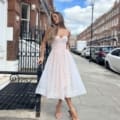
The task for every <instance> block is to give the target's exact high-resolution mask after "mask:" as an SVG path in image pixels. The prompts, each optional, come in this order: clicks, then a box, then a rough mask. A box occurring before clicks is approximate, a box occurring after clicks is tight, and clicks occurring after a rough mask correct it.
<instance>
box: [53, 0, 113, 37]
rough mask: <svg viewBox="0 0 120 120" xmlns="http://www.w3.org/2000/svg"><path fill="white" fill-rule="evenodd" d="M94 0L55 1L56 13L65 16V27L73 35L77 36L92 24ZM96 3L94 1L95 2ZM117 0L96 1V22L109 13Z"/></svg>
mask: <svg viewBox="0 0 120 120" xmlns="http://www.w3.org/2000/svg"><path fill="white" fill-rule="evenodd" d="M91 1H92V0H54V6H55V9H56V11H59V12H61V13H62V15H63V16H64V20H65V25H66V27H67V28H68V29H69V30H70V32H71V34H73V35H77V34H79V33H80V32H82V31H83V30H85V29H86V28H87V27H88V26H89V25H90V24H91V13H92V12H91V11H92V9H91ZM93 1H94V0H93ZM114 2H115V0H95V3H94V21H95V20H96V18H98V17H99V16H101V15H102V14H104V13H106V12H107V11H109V10H110V9H111V8H112V6H113V5H114Z"/></svg>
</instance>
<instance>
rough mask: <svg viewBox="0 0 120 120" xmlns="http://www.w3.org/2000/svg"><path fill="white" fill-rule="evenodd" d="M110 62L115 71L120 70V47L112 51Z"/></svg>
mask: <svg viewBox="0 0 120 120" xmlns="http://www.w3.org/2000/svg"><path fill="white" fill-rule="evenodd" d="M110 63H111V65H112V68H113V69H114V70H115V71H117V72H120V49H116V50H114V51H112V52H111V56H110Z"/></svg>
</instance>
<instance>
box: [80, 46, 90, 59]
mask: <svg viewBox="0 0 120 120" xmlns="http://www.w3.org/2000/svg"><path fill="white" fill-rule="evenodd" d="M81 56H82V57H86V58H89V57H90V47H89V46H87V47H85V48H84V49H83V50H82V51H81Z"/></svg>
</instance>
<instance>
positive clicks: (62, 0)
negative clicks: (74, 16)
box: [57, 0, 73, 2]
mask: <svg viewBox="0 0 120 120" xmlns="http://www.w3.org/2000/svg"><path fill="white" fill-rule="evenodd" d="M57 1H59V2H72V1H73V0H57Z"/></svg>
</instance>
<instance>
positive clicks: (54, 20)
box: [52, 13, 59, 24]
mask: <svg viewBox="0 0 120 120" xmlns="http://www.w3.org/2000/svg"><path fill="white" fill-rule="evenodd" d="M52 19H53V22H54V23H55V24H58V23H59V16H58V15H57V14H55V13H53V14H52Z"/></svg>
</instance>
